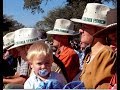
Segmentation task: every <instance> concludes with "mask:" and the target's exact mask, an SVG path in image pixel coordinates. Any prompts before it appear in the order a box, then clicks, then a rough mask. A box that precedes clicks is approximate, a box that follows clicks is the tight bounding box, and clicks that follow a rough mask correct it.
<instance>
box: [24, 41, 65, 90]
mask: <svg viewBox="0 0 120 90" xmlns="http://www.w3.org/2000/svg"><path fill="white" fill-rule="evenodd" d="M27 59H28V61H29V63H30V66H31V68H32V70H33V73H32V74H31V76H30V77H29V78H28V79H27V80H26V82H25V84H24V89H62V88H63V86H64V85H65V80H64V77H63V76H62V75H61V74H58V73H56V72H52V71H51V66H52V63H53V54H52V50H51V48H50V47H49V46H48V45H47V44H45V43H44V42H42V41H38V42H36V43H34V44H33V45H32V46H31V47H30V48H29V50H28V53H27Z"/></svg>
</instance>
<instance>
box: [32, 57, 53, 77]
mask: <svg viewBox="0 0 120 90" xmlns="http://www.w3.org/2000/svg"><path fill="white" fill-rule="evenodd" d="M52 62H53V60H51V58H50V57H49V56H44V55H42V56H40V55H39V56H35V57H33V60H32V62H31V68H32V69H33V70H34V72H35V74H36V75H39V74H38V72H39V70H41V69H47V70H48V72H50V71H51V66H52Z"/></svg>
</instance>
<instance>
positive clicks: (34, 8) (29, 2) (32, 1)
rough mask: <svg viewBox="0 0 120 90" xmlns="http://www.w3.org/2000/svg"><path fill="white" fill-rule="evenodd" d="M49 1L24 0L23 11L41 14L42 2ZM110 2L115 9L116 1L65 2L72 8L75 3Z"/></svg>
mask: <svg viewBox="0 0 120 90" xmlns="http://www.w3.org/2000/svg"><path fill="white" fill-rule="evenodd" d="M48 1H51V0H24V7H23V8H24V9H27V10H31V13H33V14H35V13H36V12H38V13H40V12H41V13H43V12H44V10H43V8H42V7H41V4H42V3H43V2H46V4H47V2H48ZM110 1H111V2H112V3H113V5H114V6H115V7H117V0H66V2H67V5H68V6H73V5H74V4H75V3H76V4H77V5H79V4H80V3H81V2H86V3H92V2H97V3H104V2H110Z"/></svg>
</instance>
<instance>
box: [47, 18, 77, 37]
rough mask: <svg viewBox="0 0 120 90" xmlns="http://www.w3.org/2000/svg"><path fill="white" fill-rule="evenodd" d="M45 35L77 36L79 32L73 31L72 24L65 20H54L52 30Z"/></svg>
mask: <svg viewBox="0 0 120 90" xmlns="http://www.w3.org/2000/svg"><path fill="white" fill-rule="evenodd" d="M47 34H58V35H78V34H79V32H75V31H74V23H73V22H72V21H70V20H67V19H56V21H55V24H54V29H53V30H51V31H48V32H47Z"/></svg>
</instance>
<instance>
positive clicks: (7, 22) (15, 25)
mask: <svg viewBox="0 0 120 90" xmlns="http://www.w3.org/2000/svg"><path fill="white" fill-rule="evenodd" d="M3 25H4V26H3V30H4V31H3V35H5V34H6V33H8V32H11V31H15V30H17V29H20V28H23V27H25V26H24V25H23V24H22V23H19V22H18V21H16V20H14V19H13V18H12V16H6V15H3Z"/></svg>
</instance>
